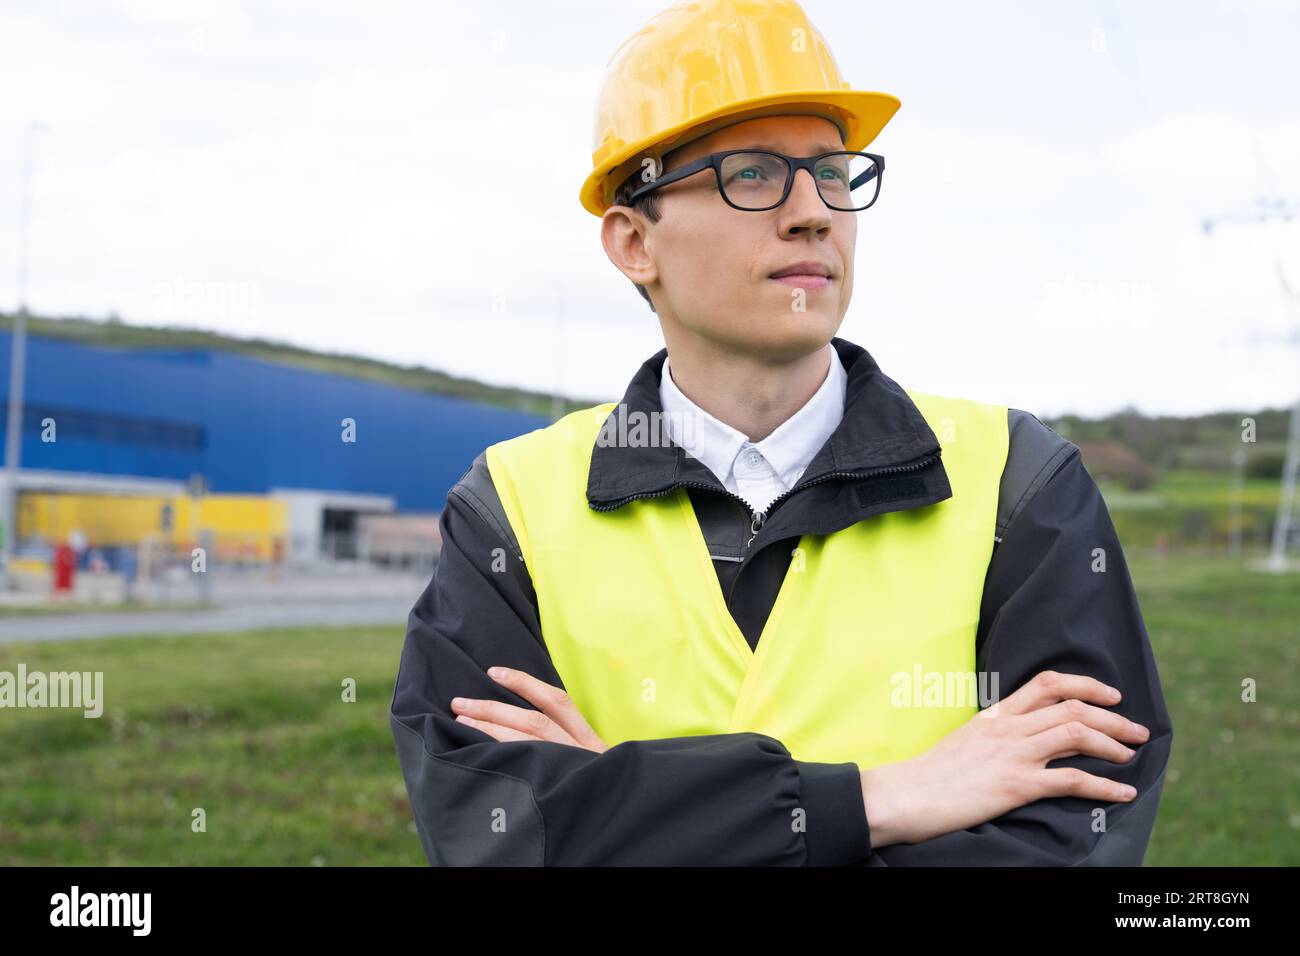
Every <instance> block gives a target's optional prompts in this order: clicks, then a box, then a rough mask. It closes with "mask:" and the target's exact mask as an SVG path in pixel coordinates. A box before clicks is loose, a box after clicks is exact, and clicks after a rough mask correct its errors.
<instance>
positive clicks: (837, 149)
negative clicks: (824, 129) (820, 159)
mask: <svg viewBox="0 0 1300 956" xmlns="http://www.w3.org/2000/svg"><path fill="white" fill-rule="evenodd" d="M742 148H743V149H765V150H767V151H768V152H769V153H784V154H785V155H787V156H791V155H794V154H793V153H786V152H785V150H783V149H777V148H776V147H775V146H770V145H768V144H767V143H757V144H752V145H749V146H745V147H742ZM842 152H847V150H845V149H844V144H843V143H841V144H840V145H838V146H827V145H826V144H825V143H818V144H817V145H816V146H814V147H813V151H812V152H811V153H810V154H809V155H811V156H819V155H821V154H822V153H842Z"/></svg>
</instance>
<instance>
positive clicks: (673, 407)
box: [659, 345, 848, 511]
mask: <svg viewBox="0 0 1300 956" xmlns="http://www.w3.org/2000/svg"><path fill="white" fill-rule="evenodd" d="M826 349H827V351H828V352H829V360H830V361H829V368H828V372H827V375H826V378H825V379H824V380H823V381H822V384H821V386H820V387H819V388H818V389H817V391H816V392H814V393H813V396H812V398H810V399H808V401H807V402H805V403H804V405H803V407H802V408H800V409H799V410H798V411H797V412H795V413H794V414H793V415H791V416H790V417H789V418H787V419H786V420H785V421H784V422H782V423H781V424H780V425H779V426H778V427H777V428H776V430H775V431H773V432H772V434H770V435H768V436H767V437H766V438H764V439H763V440H762V441H760V442H751V441H750V440H749V439H748V438H747V437H746V436H745V435H744V434H742V433H741V432H738V431H736V429H734V428H732V427H731V426H730V425H728V424H726V423H725V422H721V421H719V420H718V419H716V418H714V417H713V416H712V415H710V414H709V413H708V412H706V411H705V410H704V409H702V408H700V407H699V406H698V405H696V404H695V403H694V402H692V401H691V400H690V399H689V398H687V397H686V396H685V395H684V394H683V393H682V391H681V389H679V388H678V387H677V383H676V382H674V381H673V379H672V374H671V372H670V371H669V362H668V359H667V358H665V359H664V366H663V372H662V374H661V377H660V382H659V400H660V403H661V406H662V408H663V410H664V411H665V412H667V413H668V414H667V415H666V416H665V421H664V426H665V429H666V431H667V433H668V436H669V438H671V439H672V440H673V442H674V443H675V444H678V445H681V446H682V448H684V449H685V450H686V453H687V454H688V455H690V456H691V457H692V458H698V459H699V460H700V461H701V462H703V463H704V464H705V465H706V466H707V467H708V469H709V470H710V471H711V472H713V473H714V474H715V475H717V476H718V480H719V481H721V482H722V485H723V487H724V488H726V489H727V490H728V491H730V492H731V493H732V494H735V495H739V496H740V497H741V498H743V499H745V501H747V502H748V503H749V506H750V507H751V508H753V509H754V510H755V511H766V510H767V506H768V505H769V504H771V503H772V501H773V499H775V498H777V497H778V496H780V495H782V494H784V493H785V492H787V491H789V490H790V489H791V488H793V487H794V485H795V482H797V481H798V480H799V478H800V477H802V475H803V473H804V471H805V470H806V469H807V468H808V465H809V464H810V463H811V462H812V460H813V457H814V456H815V455H816V454H817V452H818V451H820V450H821V447H822V445H824V444H826V440H827V439H828V438H830V436H831V432H833V431H835V429H836V427H837V426H838V425H839V423H840V420H841V419H842V418H843V417H844V394H845V388H846V387H847V384H848V375H847V374H846V373H845V371H844V366H843V364H842V363H841V362H840V358H839V353H837V352H836V351H835V346H833V345H827V346H826ZM687 420H689V421H690V422H691V424H692V425H693V427H685V428H684V427H683V422H685V421H687Z"/></svg>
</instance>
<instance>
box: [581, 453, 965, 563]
mask: <svg viewBox="0 0 1300 956" xmlns="http://www.w3.org/2000/svg"><path fill="white" fill-rule="evenodd" d="M941 455H942V449H940V450H939V451H938V452H936V453H935V454H933V455H929V456H927V457H925V458H922V459H921V460H920V461H916V462H913V463H911V464H910V465H891V466H888V467H885V468H872V469H870V470H869V471H832V472H828V473H827V474H824V475H820V476H818V477H816V478H813V479H812V480H811V481H805V482H798V483H796V484H795V486H794V487H793V488H791V489H790V490H789V491H783V492H781V494H779V495H777V496H776V497H775V498H773V499H772V500H771V501H770V502H768V505H767V507H766V508H765V509H763V510H762V511H755V510H754V509H753V508H751V507H750V506H749V502H748V501H746V500H745V499H744V498H742V497H740V495H736V494H732V493H731V492H730V491H728V490H727V489H725V488H723V489H721V491H722V493H723V494H725V495H727V496H728V497H730V498H733V499H735V500H736V501H739V502H740V503H741V504H742V505H744V507H745V510H746V511H748V512H749V514H750V521H749V540H748V541H746V542H745V551H746V553H748V551H749V546H750V544H751V543H753V541H754V538H756V537H758V532H759V531H760V530H761V529H762V527H763V522H765V521H766V520H767V516H768V513H769V512H771V510H772V506H773V505H775V504H776V503H777V502H778V501H780V500H781V499H783V498H787V497H789V496H790V495H792V494H794V493H795V492H796V491H802V490H803V489H804V488H809V487H811V486H812V485H818V484H821V483H822V482H823V481H830V480H831V479H832V478H874V477H876V476H877V475H892V474H897V473H899V472H907V471H918V470H919V469H921V468H925V467H926V466H928V465H931V464H933V463H934V462H936V461H938V460H939V458H940V456H941ZM678 488H702V489H704V490H705V491H712V492H717V491H718V490H719V488H718V487H717V486H716V485H709V484H705V483H704V482H702V481H679V482H677V484H675V485H672V486H671V487H669V488H665V489H664V490H663V491H649V492H646V493H644V494H639V495H629V496H628V497H626V498H620V499H619V500H618V501H615V502H613V503H611V504H600V505H596V504H593V505H592V506H591V507H592V509H593V510H595V511H613V510H614V509H615V508H621V507H622V506H623V505H625V504H627V503H628V502H629V501H638V500H640V499H642V498H662V497H663V496H664V495H670V494H672V493H673V492H674V491H676V490H677V489H678Z"/></svg>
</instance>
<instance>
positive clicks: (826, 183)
mask: <svg viewBox="0 0 1300 956" xmlns="http://www.w3.org/2000/svg"><path fill="white" fill-rule="evenodd" d="M721 172H722V191H723V194H724V195H725V196H726V198H727V200H728V201H729V202H731V203H732V204H733V205H736V206H739V207H740V208H742V209H753V210H758V209H768V208H771V207H772V206H775V205H776V204H777V203H778V202H780V201H781V193H782V192H784V191H785V182H786V178H787V177H788V176H789V175H790V164H789V163H787V162H786V161H785V160H784V159H783V158H781V157H780V156H775V155H773V154H771V153H732V154H731V155H730V156H725V157H723V160H722V170H721ZM813 180H814V181H815V182H816V183H817V190H818V192H820V193H821V196H822V199H823V200H824V201H825V202H826V204H827V205H828V206H830V207H831V208H833V209H842V210H856V209H865V208H866V207H867V206H869V205H871V203H872V201H873V200H874V199H875V198H876V193H877V191H879V189H880V171H879V170H878V169H877V168H876V162H875V160H873V159H871V158H870V157H869V156H866V155H864V154H863V153H847V152H846V153H831V154H829V155H827V156H824V157H822V158H821V159H820V160H818V162H817V165H816V167H815V171H814V174H813Z"/></svg>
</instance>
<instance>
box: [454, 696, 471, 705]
mask: <svg viewBox="0 0 1300 956" xmlns="http://www.w3.org/2000/svg"><path fill="white" fill-rule="evenodd" d="M451 706H453V707H467V706H469V701H467V700H466V699H465V698H464V697H453V698H452V699H451Z"/></svg>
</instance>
